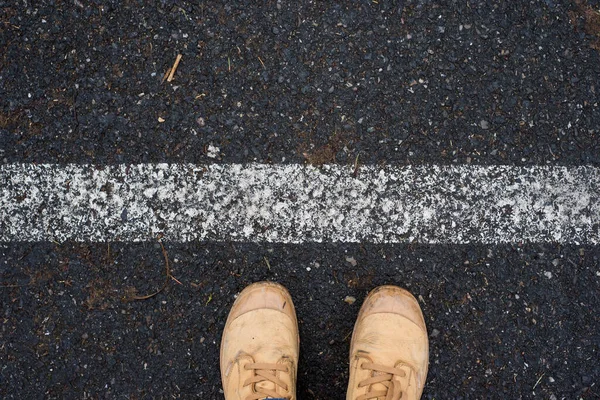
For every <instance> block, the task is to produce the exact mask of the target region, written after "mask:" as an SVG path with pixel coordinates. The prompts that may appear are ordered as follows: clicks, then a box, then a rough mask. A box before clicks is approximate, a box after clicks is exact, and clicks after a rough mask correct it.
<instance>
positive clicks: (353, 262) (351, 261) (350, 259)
mask: <svg viewBox="0 0 600 400" xmlns="http://www.w3.org/2000/svg"><path fill="white" fill-rule="evenodd" d="M346 261H348V262H349V263H350V265H352V266H353V267H356V264H357V263H356V259H355V258H354V257H346Z"/></svg>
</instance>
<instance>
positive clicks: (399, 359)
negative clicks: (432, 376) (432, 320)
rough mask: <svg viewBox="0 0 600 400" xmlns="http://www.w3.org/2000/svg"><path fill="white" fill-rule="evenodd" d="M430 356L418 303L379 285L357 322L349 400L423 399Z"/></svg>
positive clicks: (398, 289) (402, 290)
mask: <svg viewBox="0 0 600 400" xmlns="http://www.w3.org/2000/svg"><path fill="white" fill-rule="evenodd" d="M428 360H429V342H428V340H427V328H426V327H425V319H424V318H423V314H422V313H421V308H420V307H419V303H418V302H417V300H416V299H415V298H414V297H413V296H412V295H411V294H410V293H409V292H407V291H406V290H404V289H401V288H399V287H396V286H380V287H378V288H376V289H375V290H373V291H372V292H371V293H369V295H368V296H367V298H366V299H365V302H364V303H363V305H362V308H361V309H360V312H359V314H358V318H357V320H356V324H355V325H354V332H353V333H352V342H351V344H350V381H349V383H348V392H347V395H346V400H367V399H377V400H396V399H400V398H401V399H403V400H405V399H410V400H414V399H419V398H420V397H421V394H422V393H423V386H424V385H425V378H426V377H427V366H428Z"/></svg>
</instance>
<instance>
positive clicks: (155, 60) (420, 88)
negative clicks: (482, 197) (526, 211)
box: [0, 0, 600, 399]
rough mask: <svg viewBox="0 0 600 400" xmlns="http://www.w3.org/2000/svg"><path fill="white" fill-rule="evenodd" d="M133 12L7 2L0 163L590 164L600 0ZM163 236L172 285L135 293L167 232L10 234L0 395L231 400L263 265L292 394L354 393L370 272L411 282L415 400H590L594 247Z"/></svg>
mask: <svg viewBox="0 0 600 400" xmlns="http://www.w3.org/2000/svg"><path fill="white" fill-rule="evenodd" d="M101 3H102V4H101ZM148 3H149V2H143V1H127V0H125V1H120V2H117V1H108V2H99V1H83V0H82V1H78V0H75V1H69V2H63V1H40V2H36V3H35V4H33V3H32V2H16V1H0V160H2V162H3V163H21V162H27V163H61V164H62V163H95V164H100V165H109V164H119V163H127V164H129V163H154V162H172V163H177V162H193V163H208V162H211V163H212V162H227V163H229V162H241V163H243V162H262V163H292V162H293V163H304V162H306V163H311V164H315V165H320V164H323V163H338V164H352V163H355V162H356V159H357V157H358V162H360V163H362V164H391V165H396V164H398V165H404V164H454V163H456V164H482V165H493V164H510V165H539V164H542V165H545V164H552V165H593V166H600V138H599V132H598V127H599V126H600V112H599V111H598V102H599V97H600V87H599V79H598V78H599V77H600V57H599V54H598V51H599V50H598V49H599V48H600V19H599V18H598V17H597V16H596V14H595V11H594V10H598V9H600V4H599V2H598V1H588V2H587V3H585V2H582V1H577V2H568V1H557V0H545V1H530V2H519V4H515V2H511V1H500V2H487V1H479V2H475V1H465V2H450V1H437V2H433V1H409V0H406V1H396V2H385V1H379V2H373V1H370V2H367V1H363V2H356V3H352V4H330V3H325V2H309V1H297V2H276V1H268V2H264V3H261V4H260V5H256V4H254V2H240V3H236V4H231V3H229V2H225V4H216V3H213V2H206V3H202V4H200V5H197V4H195V2H183V1H174V2H167V1H159V2H155V4H154V5H149V4H148ZM177 54H182V56H183V57H182V60H181V63H180V65H179V67H178V68H177V71H176V73H175V75H174V76H175V79H174V80H173V81H172V82H166V81H165V82H162V79H163V76H164V75H165V72H166V71H167V70H168V69H169V68H170V67H171V66H172V65H173V62H174V61H175V57H176V55H177ZM161 121H162V122H161ZM165 250H166V253H167V255H168V258H169V260H170V261H171V263H172V275H173V277H174V278H175V279H177V281H179V282H177V281H175V280H173V279H171V280H169V283H168V285H167V287H166V288H165V289H164V290H163V291H162V292H161V293H159V294H157V295H156V296H154V297H151V298H149V299H146V300H135V296H143V295H146V294H149V293H153V292H154V291H156V290H157V289H159V288H161V287H162V285H163V283H164V279H165V262H164V257H163V256H164V254H163V252H162V249H161V247H160V245H159V244H158V243H153V242H149V243H141V244H128V243H111V244H110V245H109V244H95V243H72V242H67V243H48V242H45V243H4V244H2V245H1V250H0V286H1V287H0V302H1V303H2V315H1V316H0V318H1V321H2V324H1V326H2V327H1V329H0V397H2V398H9V399H22V398H116V397H127V398H132V399H144V398H178V397H181V398H188V397H194V396H196V397H200V398H207V399H219V398H222V394H221V393H220V376H219V370H218V343H219V340H220V334H221V329H222V327H223V325H224V322H225V317H226V315H227V312H228V309H229V307H230V305H231V304H232V302H233V300H234V296H235V294H236V293H237V292H239V291H240V290H241V289H242V288H243V287H244V286H245V285H246V284H249V283H251V282H254V281H256V280H260V279H271V280H276V281H278V282H281V283H283V284H285V285H286V286H288V288H289V289H290V291H291V293H292V295H293V297H294V299H295V303H296V307H297V311H298V315H299V319H300V330H301V335H302V344H301V352H302V353H301V360H300V373H299V388H298V394H299V397H300V398H302V399H343V398H344V397H345V387H346V380H347V351H348V346H349V336H348V335H349V333H350V332H351V329H352V325H353V322H354V318H355V317H356V314H357V312H358V309H359V306H360V302H361V300H362V299H363V298H364V296H365V295H366V294H367V293H368V291H369V290H370V289H372V288H373V287H375V286H376V285H379V284H384V283H393V284H398V285H401V286H404V287H406V288H408V289H409V290H411V291H412V292H413V293H414V294H415V295H416V296H418V297H419V296H420V297H419V299H420V301H421V305H422V308H423V311H424V314H425V316H426V322H427V324H428V330H429V336H430V346H431V356H430V370H429V376H428V380H427V385H426V389H425V393H424V396H423V397H424V398H427V399H443V398H474V399H480V398H507V397H508V398H545V399H561V398H565V399H572V398H584V399H596V398H600V387H598V386H599V385H598V383H599V382H600V363H598V359H600V316H599V314H598V312H597V310H598V309H600V250H599V249H598V247H597V246H577V245H561V244H559V243H548V244H532V243H515V244H514V245H506V244H505V245H489V246H488V245H461V246H458V245H423V244H413V245H372V244H368V243H364V244H361V245H356V244H352V245H350V244H340V243H337V244H311V245H278V244H264V245H262V244H240V243H214V242H198V243H188V244H181V243H176V242H166V243H165ZM267 260H268V262H267ZM346 296H354V297H356V299H357V301H356V303H354V304H353V305H349V304H347V303H345V302H344V301H343V300H344V298H345V297H346Z"/></svg>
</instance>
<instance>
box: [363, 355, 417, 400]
mask: <svg viewBox="0 0 600 400" xmlns="http://www.w3.org/2000/svg"><path fill="white" fill-rule="evenodd" d="M360 367H361V368H362V369H366V370H371V371H372V372H373V373H372V375H373V376H371V377H370V378H367V379H365V380H363V381H361V382H360V383H359V384H358V387H365V386H371V385H375V384H380V386H383V387H384V388H385V389H384V390H374V388H373V389H372V390H370V391H369V392H367V393H365V394H363V395H360V396H358V397H357V398H356V400H368V399H377V398H379V397H383V398H385V400H398V399H400V398H401V397H402V388H401V387H400V383H399V382H398V381H395V380H394V379H393V378H394V376H399V377H405V376H406V372H404V371H403V370H401V369H399V368H393V367H387V366H385V365H380V364H375V363H369V362H364V363H362V364H361V366H360Z"/></svg>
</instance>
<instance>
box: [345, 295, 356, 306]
mask: <svg viewBox="0 0 600 400" xmlns="http://www.w3.org/2000/svg"><path fill="white" fill-rule="evenodd" d="M344 301H345V302H346V303H348V304H349V305H352V304H354V302H355V301H356V298H355V297H352V296H346V297H345V298H344Z"/></svg>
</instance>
